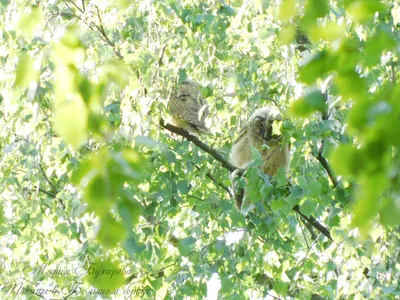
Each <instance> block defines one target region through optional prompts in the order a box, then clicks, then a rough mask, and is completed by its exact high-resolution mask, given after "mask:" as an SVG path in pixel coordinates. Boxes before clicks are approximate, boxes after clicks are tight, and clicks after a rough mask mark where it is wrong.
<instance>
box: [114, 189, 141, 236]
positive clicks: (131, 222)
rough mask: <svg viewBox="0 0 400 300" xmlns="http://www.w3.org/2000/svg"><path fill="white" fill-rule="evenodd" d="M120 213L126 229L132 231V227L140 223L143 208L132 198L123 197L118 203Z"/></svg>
mask: <svg viewBox="0 0 400 300" xmlns="http://www.w3.org/2000/svg"><path fill="white" fill-rule="evenodd" d="M118 212H119V214H120V216H121V217H122V222H123V224H124V226H125V228H126V229H127V230H131V229H132V226H135V225H136V224H137V223H138V222H139V218H140V216H141V215H142V212H143V206H142V205H141V204H140V203H139V202H138V201H136V200H135V199H133V198H132V197H128V196H125V195H123V197H122V199H121V200H119V201H118Z"/></svg>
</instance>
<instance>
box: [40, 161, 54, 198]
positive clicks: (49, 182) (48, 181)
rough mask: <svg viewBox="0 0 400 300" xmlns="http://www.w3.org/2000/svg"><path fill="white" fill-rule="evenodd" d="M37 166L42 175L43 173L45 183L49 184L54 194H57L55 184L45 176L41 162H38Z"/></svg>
mask: <svg viewBox="0 0 400 300" xmlns="http://www.w3.org/2000/svg"><path fill="white" fill-rule="evenodd" d="M39 168H40V171H41V172H42V175H43V177H44V179H46V181H47V183H48V184H49V185H50V186H51V189H52V190H53V192H54V194H55V195H57V194H58V191H57V189H56V188H55V186H54V185H53V183H52V182H51V181H50V180H49V178H47V176H46V173H45V172H44V170H43V168H42V164H41V163H39Z"/></svg>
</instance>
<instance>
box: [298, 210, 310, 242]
mask: <svg viewBox="0 0 400 300" xmlns="http://www.w3.org/2000/svg"><path fill="white" fill-rule="evenodd" d="M296 218H297V222H298V223H299V224H300V229H301V233H302V234H303V238H304V241H305V242H306V245H307V249H310V245H308V241H307V237H306V235H305V233H304V230H303V226H301V222H300V220H299V215H298V214H296Z"/></svg>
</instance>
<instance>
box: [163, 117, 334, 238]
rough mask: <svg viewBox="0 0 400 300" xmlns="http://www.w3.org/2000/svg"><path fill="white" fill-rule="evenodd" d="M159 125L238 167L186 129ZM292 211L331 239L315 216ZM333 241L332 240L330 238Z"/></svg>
mask: <svg viewBox="0 0 400 300" xmlns="http://www.w3.org/2000/svg"><path fill="white" fill-rule="evenodd" d="M160 126H161V127H162V128H164V129H167V130H168V131H170V132H172V133H175V134H177V135H180V136H183V137H184V138H186V139H187V140H188V141H190V142H192V143H193V144H195V145H196V146H197V147H199V148H200V149H202V150H203V151H205V152H206V153H208V154H209V155H211V156H212V157H214V158H215V159H216V160H217V161H219V162H220V163H221V165H222V166H223V167H224V168H225V169H227V170H229V171H230V172H233V171H236V170H238V169H239V168H236V167H235V166H234V165H232V164H231V163H230V162H229V161H227V160H226V159H225V158H224V157H223V156H222V155H221V154H220V153H219V152H218V151H217V150H215V149H213V148H212V147H210V146H208V145H207V144H205V143H203V142H202V141H200V140H199V138H198V137H196V136H193V135H191V134H190V133H189V132H187V131H186V130H184V129H182V128H179V127H176V126H173V125H171V124H168V123H167V124H165V121H164V120H163V119H160ZM244 171H245V170H243V169H241V174H243V172H244ZM238 175H239V174H238ZM292 210H293V211H295V212H297V213H298V214H299V215H300V216H301V217H302V218H303V219H304V220H306V221H307V222H308V223H309V224H310V225H312V226H313V227H314V228H315V229H317V230H318V231H319V232H321V233H322V234H323V235H325V236H326V237H327V238H329V239H330V240H332V237H331V234H330V232H329V230H328V229H327V228H326V227H325V226H323V225H322V224H321V223H319V222H318V221H317V219H316V218H314V217H313V216H310V217H307V216H306V215H304V214H302V213H301V212H300V207H299V206H298V205H296V206H294V207H293V208H292ZM332 241H333V240H332Z"/></svg>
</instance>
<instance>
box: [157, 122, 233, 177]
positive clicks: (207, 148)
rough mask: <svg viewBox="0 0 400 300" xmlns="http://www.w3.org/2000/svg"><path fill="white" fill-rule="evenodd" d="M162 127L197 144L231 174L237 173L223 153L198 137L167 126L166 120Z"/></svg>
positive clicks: (172, 126) (161, 123)
mask: <svg viewBox="0 0 400 300" xmlns="http://www.w3.org/2000/svg"><path fill="white" fill-rule="evenodd" d="M160 125H161V127H163V128H165V129H167V130H168V131H171V132H173V133H175V134H178V135H180V136H183V137H184V138H186V139H187V140H188V141H190V142H192V143H193V144H195V145H196V146H197V147H199V148H200V149H202V150H203V151H205V152H207V153H208V154H209V155H211V156H212V157H214V158H215V159H216V160H217V161H219V162H220V163H221V165H222V166H223V167H224V168H225V169H227V170H229V171H230V172H233V171H235V170H236V169H237V168H236V167H235V166H234V165H232V164H231V163H230V162H229V161H227V160H226V159H225V158H224V157H223V156H222V155H221V153H219V152H218V151H217V150H215V149H213V148H212V147H210V146H208V145H207V144H205V143H203V142H202V141H200V140H199V138H198V137H196V136H194V135H191V134H190V133H189V132H187V131H186V130H184V129H182V128H179V127H175V126H174V125H171V124H169V123H167V124H165V122H164V120H163V119H161V120H160Z"/></svg>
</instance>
